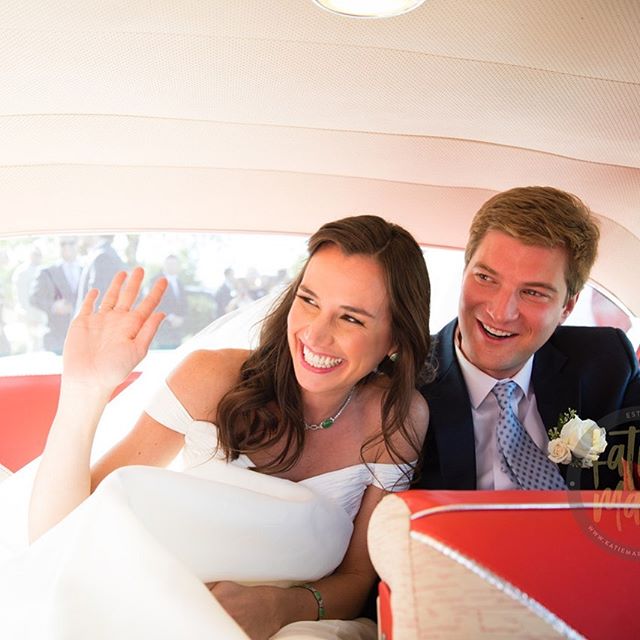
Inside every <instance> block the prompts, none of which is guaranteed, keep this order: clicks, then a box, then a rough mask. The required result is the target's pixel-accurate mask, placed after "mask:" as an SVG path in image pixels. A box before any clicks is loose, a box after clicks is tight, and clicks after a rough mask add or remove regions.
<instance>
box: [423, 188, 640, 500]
mask: <svg viewBox="0 0 640 640" xmlns="http://www.w3.org/2000/svg"><path fill="white" fill-rule="evenodd" d="M598 239H599V230H598V226H597V224H596V219H595V217H594V216H593V214H592V213H591V212H590V211H589V209H588V208H587V207H586V205H584V204H583V203H582V202H581V201H580V200H579V199H578V198H576V197H575V196H572V195H570V194H568V193H565V192H562V191H559V190H557V189H553V188H549V187H525V188H516V189H511V190H509V191H506V192H503V193H500V194H498V195H496V196H494V197H493V198H491V199H490V200H489V201H487V202H486V203H485V204H484V205H483V206H482V207H481V209H480V210H479V212H478V213H477V214H476V216H475V218H474V220H473V222H472V225H471V230H470V235H469V241H468V244H467V248H466V252H465V270H464V274H463V283H462V291H461V297H460V303H459V312H458V318H457V319H456V320H454V321H453V322H451V323H450V324H449V325H447V326H446V327H444V329H442V330H441V331H440V333H438V335H437V336H436V340H435V345H434V348H433V351H432V364H434V365H435V367H436V368H437V374H436V376H435V379H434V380H432V381H431V382H429V383H428V384H425V385H424V386H423V387H422V389H421V391H422V393H423V395H424V396H425V398H426V399H427V401H428V403H429V407H430V416H431V417H430V423H429V430H428V433H427V438H426V441H425V446H424V461H423V472H422V476H421V478H420V479H419V480H418V483H417V486H419V487H420V488H429V489H512V488H535V487H536V486H537V488H561V487H560V486H559V485H558V484H557V483H555V484H554V483H552V484H551V485H549V484H546V480H543V476H544V477H546V476H545V474H546V472H547V471H549V474H551V475H553V474H554V473H555V477H556V479H557V470H559V471H560V473H561V476H562V480H561V483H562V486H568V487H569V488H579V487H581V488H602V487H604V486H608V487H612V488H615V487H616V486H617V485H618V484H619V482H620V481H621V474H620V469H619V468H618V467H619V465H618V462H619V459H617V458H619V454H618V453H616V451H617V452H619V451H620V449H615V448H614V447H613V446H612V445H613V443H614V442H615V443H617V444H619V445H621V446H622V447H623V448H625V457H626V458H627V459H631V458H633V457H634V455H635V457H637V451H636V452H635V453H634V451H633V450H632V447H630V446H629V445H632V440H633V438H632V437H631V436H630V435H629V434H631V435H632V434H633V431H630V429H633V428H634V427H633V426H632V425H631V426H630V425H629V424H628V422H627V423H626V424H624V423H625V412H620V413H615V414H613V415H612V413H613V412H617V411H619V410H621V409H624V408H627V407H637V405H639V404H640V377H639V372H638V361H637V359H636V357H635V354H634V352H633V348H632V347H631V344H630V343H629V341H628V340H627V338H626V336H625V335H624V333H623V332H622V331H620V330H619V329H613V328H587V327H561V326H559V325H561V324H562V323H563V321H564V320H565V319H566V318H567V316H568V315H569V314H570V313H571V311H572V309H573V308H574V306H575V303H576V300H577V298H578V295H579V293H580V290H581V289H582V287H583V285H584V284H585V282H586V280H587V277H588V275H589V271H590V269H591V267H592V265H593V262H594V261H595V258H596V252H597V244H598ZM498 381H514V382H515V385H509V388H513V389H515V392H514V394H513V397H512V398H511V399H510V400H509V401H503V402H504V403H505V409H504V410H503V409H502V408H501V406H500V402H501V401H500V400H499V398H498V396H497V395H496V394H497V391H493V389H494V386H495V385H496V383H497V382H498ZM570 408H571V409H574V410H576V411H577V414H578V416H579V417H580V418H582V419H592V420H595V421H602V424H601V426H603V427H610V430H609V431H608V433H607V441H608V442H609V446H608V447H607V449H606V450H605V451H604V452H602V453H601V454H600V455H599V459H598V460H597V461H596V462H595V463H594V464H593V467H591V468H589V467H587V468H582V467H577V466H576V465H575V464H574V465H570V464H558V465H557V467H556V465H554V464H553V463H550V461H548V460H547V459H546V456H547V446H548V442H549V436H548V430H549V429H550V428H552V427H554V426H556V424H557V423H558V419H559V417H560V416H561V415H562V414H563V413H564V412H566V411H567V410H568V409H570ZM503 411H504V412H503ZM501 412H503V413H501ZM627 413H628V415H632V413H629V412H627ZM507 422H509V424H511V425H519V427H518V429H519V433H520V435H518V436H513V438H515V439H516V440H518V442H519V444H518V446H519V447H520V448H521V451H522V450H524V447H525V446H526V447H530V445H531V443H533V444H534V445H535V446H536V447H537V450H538V451H540V450H541V451H542V452H543V456H542V457H543V458H544V463H545V464H551V465H552V468H551V469H547V470H545V471H544V472H543V471H542V470H541V469H538V470H537V471H536V472H534V473H533V476H534V477H535V482H534V483H533V485H534V486H531V483H527V482H526V481H523V480H522V479H521V478H520V477H518V473H519V472H520V471H519V470H518V469H515V468H514V467H515V466H518V465H517V464H516V463H513V462H512V461H510V459H509V458H510V455H511V452H510V451H509V449H510V448H511V446H512V445H511V444H510V443H508V442H506V441H505V440H504V437H505V436H504V435H502V436H501V435H500V433H506V431H505V430H502V431H501V429H502V428H501V427H500V426H499V425H500V424H503V425H504V424H506V423H507ZM505 429H506V427H505ZM522 429H524V433H523V432H522ZM616 434H617V438H616ZM592 435H593V432H592ZM595 435H596V436H597V434H595ZM594 437H595V436H594ZM635 446H636V447H637V446H638V445H637V444H636V445H635ZM527 451H532V452H533V451H535V449H529V448H527ZM535 455H538V457H540V456H539V454H534V453H532V454H531V456H529V455H526V456H523V457H524V458H525V459H526V460H527V461H530V460H531V459H532V458H531V457H532V456H533V457H535ZM574 462H575V463H578V464H581V460H577V459H574ZM527 464H528V462H527ZM554 469H556V471H554Z"/></svg>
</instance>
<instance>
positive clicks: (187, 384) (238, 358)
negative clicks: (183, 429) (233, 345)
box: [167, 349, 250, 419]
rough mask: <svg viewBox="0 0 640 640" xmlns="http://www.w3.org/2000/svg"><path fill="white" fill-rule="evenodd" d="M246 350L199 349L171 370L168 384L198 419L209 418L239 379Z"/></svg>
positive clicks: (246, 356) (247, 354)
mask: <svg viewBox="0 0 640 640" xmlns="http://www.w3.org/2000/svg"><path fill="white" fill-rule="evenodd" d="M249 353H250V352H249V351H248V350H246V349H217V350H215V351H214V350H207V349H199V350H197V351H193V352H192V353H190V354H188V355H187V356H186V357H185V358H184V359H183V360H182V362H180V364H179V365H178V366H177V367H176V368H175V369H174V370H173V371H172V372H171V374H170V375H169V377H168V378H167V384H168V385H169V387H170V388H171V390H172V391H173V393H174V394H175V395H176V397H177V398H178V399H179V400H180V402H181V403H182V404H183V405H184V407H185V408H186V409H187V411H189V413H190V414H191V415H192V416H193V417H194V418H196V419H210V417H211V415H212V414H215V410H216V408H217V406H218V402H219V401H220V399H221V398H222V396H224V394H225V393H227V391H229V390H230V389H231V388H232V387H233V386H234V385H235V384H236V383H237V382H238V380H239V377H240V368H241V367H242V364H243V363H244V361H245V360H246V359H247V358H248V357H249Z"/></svg>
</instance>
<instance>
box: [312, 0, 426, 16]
mask: <svg viewBox="0 0 640 640" xmlns="http://www.w3.org/2000/svg"><path fill="white" fill-rule="evenodd" d="M313 2H315V3H316V4H317V5H319V6H321V7H322V8H323V9H327V11H331V12H332V13H339V14H340V15H343V16H351V17H353V18H388V17H391V16H398V15H400V14H402V13H407V12H408V11H412V10H413V9H416V8H417V7H419V6H420V5H421V4H422V3H423V2H424V0H313Z"/></svg>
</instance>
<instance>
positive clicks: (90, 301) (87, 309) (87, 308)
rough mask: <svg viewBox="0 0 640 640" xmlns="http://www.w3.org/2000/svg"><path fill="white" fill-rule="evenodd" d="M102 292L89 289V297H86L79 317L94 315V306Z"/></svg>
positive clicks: (79, 311)
mask: <svg viewBox="0 0 640 640" xmlns="http://www.w3.org/2000/svg"><path fill="white" fill-rule="evenodd" d="M99 294H100V292H99V291H98V290H97V289H89V291H88V292H87V295H86V296H85V297H84V300H83V301H82V304H81V305H80V309H79V310H78V315H79V316H86V315H89V314H90V313H93V305H94V304H95V301H96V298H97V297H98V295H99Z"/></svg>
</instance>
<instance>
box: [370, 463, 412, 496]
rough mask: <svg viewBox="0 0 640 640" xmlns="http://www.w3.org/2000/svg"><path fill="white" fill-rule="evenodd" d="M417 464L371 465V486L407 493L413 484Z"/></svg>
mask: <svg viewBox="0 0 640 640" xmlns="http://www.w3.org/2000/svg"><path fill="white" fill-rule="evenodd" d="M415 465H416V463H415V462H412V463H410V464H399V465H396V464H379V463H378V464H369V465H367V466H368V467H369V471H370V473H371V484H372V485H373V486H374V487H378V489H383V490H384V491H405V490H406V489H408V488H409V486H410V484H411V478H412V477H413V469H414V468H415Z"/></svg>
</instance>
